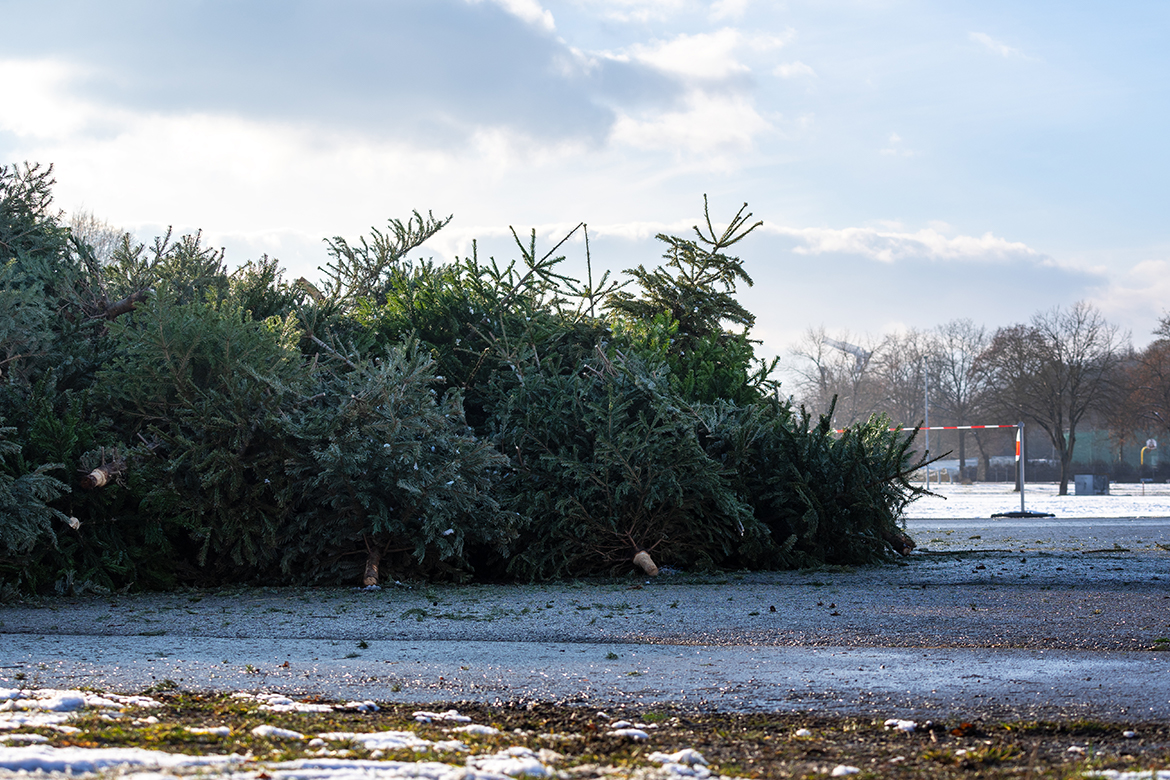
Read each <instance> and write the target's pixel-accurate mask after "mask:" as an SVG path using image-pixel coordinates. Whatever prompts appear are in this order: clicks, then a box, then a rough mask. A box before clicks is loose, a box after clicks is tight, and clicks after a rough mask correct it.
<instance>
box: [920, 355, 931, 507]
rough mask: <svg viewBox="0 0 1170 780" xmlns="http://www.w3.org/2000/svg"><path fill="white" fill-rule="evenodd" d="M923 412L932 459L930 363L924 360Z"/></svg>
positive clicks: (928, 456)
mask: <svg viewBox="0 0 1170 780" xmlns="http://www.w3.org/2000/svg"><path fill="white" fill-rule="evenodd" d="M922 410H923V413H924V420H923V427H925V428H926V457H927V459H928V460H929V459H930V363H928V362H927V360H926V358H925V357H923V358H922ZM926 489H927V490H930V464H929V463H928V464H926Z"/></svg>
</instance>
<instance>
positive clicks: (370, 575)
mask: <svg viewBox="0 0 1170 780" xmlns="http://www.w3.org/2000/svg"><path fill="white" fill-rule="evenodd" d="M381 563H382V553H381V552H379V551H378V550H377V549H375V548H373V547H367V548H366V573H365V574H364V575H362V585H364V586H365V587H367V588H372V587H374V586H375V585H377V584H378V566H379V565H380V564H381Z"/></svg>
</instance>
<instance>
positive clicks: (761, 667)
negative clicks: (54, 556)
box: [0, 519, 1170, 722]
mask: <svg viewBox="0 0 1170 780" xmlns="http://www.w3.org/2000/svg"><path fill="white" fill-rule="evenodd" d="M908 529H909V530H910V532H911V534H912V535H914V537H915V538H916V539H917V540H918V541H919V544H920V551H919V552H917V553H915V554H914V555H913V556H911V557H910V558H908V559H906V560H904V561H901V562H898V563H895V564H890V565H885V566H877V567H866V568H858V569H853V568H836V567H825V568H822V569H817V570H807V571H798V572H767V573H743V574H723V575H688V574H682V573H673V572H670V571H669V569H667V570H666V571H665V572H664V574H663V575H661V576H659V577H658V578H655V579H652V580H648V579H646V578H635V577H633V576H632V575H631V576H630V577H627V578H616V579H607V580H589V581H579V582H569V583H559V584H555V585H532V586H495V585H474V586H436V585H425V584H423V585H413V586H410V585H396V586H395V585H391V586H388V587H386V588H384V589H382V590H379V591H359V590H352V589H309V588H283V589H280V588H260V589H235V590H215V591H180V592H175V593H167V594H146V595H116V596H93V597H76V598H58V599H46V600H41V601H37V602H32V603H28V604H9V605H5V606H2V607H0V687H4V686H8V687H15V686H18V685H19V686H30V685H35V686H39V687H76V686H79V685H90V686H96V687H100V688H105V689H108V690H115V691H137V690H141V689H143V688H146V687H148V686H150V685H153V684H157V683H159V682H161V681H163V680H172V681H174V682H175V683H177V684H178V685H180V686H182V687H184V688H190V689H195V690H268V691H280V692H284V693H287V694H290V695H297V694H302V695H309V694H313V695H322V696H328V697H331V698H345V699H366V698H373V699H378V700H405V701H418V702H435V701H461V700H477V701H488V702H491V701H495V700H534V699H540V700H549V701H558V702H564V703H576V704H582V705H588V706H598V707H605V706H610V705H611V704H613V703H622V702H627V703H628V702H641V703H646V704H650V703H659V702H673V703H678V704H684V705H693V706H700V707H706V708H712V709H722V710H793V709H795V710H815V711H821V712H826V711H827V712H835V713H859V714H871V713H872V714H874V715H876V716H882V717H887V716H894V715H907V716H910V715H912V716H915V717H962V718H966V719H976V718H983V719H988V718H1044V719H1053V718H1066V717H1086V718H1095V719H1099V720H1107V721H1126V722H1136V721H1150V720H1164V719H1166V718H1170V549H1167V548H1170V519H1142V520H1136V519H1135V520H1124V519H1122V520H1118V519H1110V520H1098V521H1093V520H1091V519H1078V520H1072V521H1068V520H1066V521H1060V520H1059V519H1057V520H1048V521H1018V520H990V519H987V520H972V519H963V520H947V519H926V520H912V521H910V522H909V523H908ZM921 548H926V549H925V551H922V550H921Z"/></svg>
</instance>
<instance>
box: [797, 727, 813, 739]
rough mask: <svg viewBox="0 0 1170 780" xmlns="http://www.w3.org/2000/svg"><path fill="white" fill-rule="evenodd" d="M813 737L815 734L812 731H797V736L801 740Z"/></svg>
mask: <svg viewBox="0 0 1170 780" xmlns="http://www.w3.org/2000/svg"><path fill="white" fill-rule="evenodd" d="M812 735H813V733H812V732H811V731H809V730H808V729H797V730H796V736H798V737H801V738H807V737H811V736H812Z"/></svg>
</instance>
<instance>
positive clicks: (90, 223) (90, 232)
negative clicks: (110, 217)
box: [69, 211, 126, 265]
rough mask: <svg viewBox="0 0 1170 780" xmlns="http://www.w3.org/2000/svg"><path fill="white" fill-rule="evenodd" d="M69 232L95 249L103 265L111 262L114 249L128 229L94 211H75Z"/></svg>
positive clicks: (96, 255) (70, 216)
mask: <svg viewBox="0 0 1170 780" xmlns="http://www.w3.org/2000/svg"><path fill="white" fill-rule="evenodd" d="M69 232H70V233H72V234H73V236H74V238H76V239H77V240H78V241H81V242H83V243H85V244H88V245H89V246H90V248H92V249H93V254H94V257H95V258H97V260H98V262H99V263H101V264H102V265H105V264H106V263H108V262H110V260H111V258H113V256H114V250H115V249H117V247H118V245H119V244H120V243H122V236H124V235H125V234H126V231H124V230H119V229H118V228H116V227H114V226H113V225H111V224H110V223H109V222H106V221H105V220H104V219H99V218H98V217H96V216H94V213H93V212H92V211H75V212H73V213H72V214H70V215H69Z"/></svg>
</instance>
